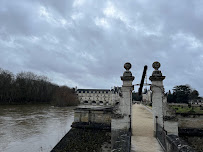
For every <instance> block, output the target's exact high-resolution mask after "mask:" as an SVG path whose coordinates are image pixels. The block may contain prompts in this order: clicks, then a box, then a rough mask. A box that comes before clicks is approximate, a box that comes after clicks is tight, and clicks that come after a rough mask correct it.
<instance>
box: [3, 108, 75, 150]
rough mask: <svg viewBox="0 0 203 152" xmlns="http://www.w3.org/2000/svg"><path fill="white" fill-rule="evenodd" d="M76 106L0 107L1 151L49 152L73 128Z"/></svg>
mask: <svg viewBox="0 0 203 152" xmlns="http://www.w3.org/2000/svg"><path fill="white" fill-rule="evenodd" d="M73 108H74V107H62V108H61V107H52V106H49V105H35V106H33V105H26V106H0V151H1V152H49V151H50V150H51V149H52V148H53V147H54V146H55V145H56V143H57V142H58V141H59V140H60V139H61V138H62V137H63V136H64V135H65V134H66V133H67V132H68V130H69V129H70V125H71V124H72V122H73Z"/></svg>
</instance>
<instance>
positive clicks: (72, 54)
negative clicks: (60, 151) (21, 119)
mask: <svg viewBox="0 0 203 152" xmlns="http://www.w3.org/2000/svg"><path fill="white" fill-rule="evenodd" d="M154 61H159V62H160V63H161V70H162V73H163V75H165V76H166V79H165V80H164V85H165V88H166V91H168V90H169V89H172V88H173V87H174V86H175V85H180V84H190V85H191V87H192V88H195V89H197V90H198V91H199V92H200V95H202V96H203V87H202V86H203V78H202V75H203V68H202V67H203V1H202V0H170V1H166V0H153V1H152V0H60V1H59V0H34V1H33V0H0V67H1V68H3V69H7V70H10V71H12V72H13V73H18V72H20V71H31V72H34V73H37V74H42V75H45V76H48V77H49V78H50V79H51V80H52V82H54V83H57V84H59V85H68V86H70V87H75V86H78V88H111V87H112V86H121V85H122V82H121V80H120V76H121V75H122V74H123V71H124V68H123V64H124V63H125V62H131V63H132V69H131V71H132V73H133V75H134V76H135V80H134V84H136V83H139V82H140V79H141V75H142V71H143V67H144V65H148V72H147V76H148V77H149V76H150V75H151V73H152V71H153V70H152V67H151V64H152V63H153V62H154ZM135 89H136V90H137V87H135Z"/></svg>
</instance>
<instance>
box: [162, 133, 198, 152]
mask: <svg viewBox="0 0 203 152" xmlns="http://www.w3.org/2000/svg"><path fill="white" fill-rule="evenodd" d="M165 141H166V151H167V152H195V150H193V148H192V147H190V146H189V145H188V144H187V143H186V142H185V141H184V140H182V139H180V138H179V137H178V136H177V135H167V136H166V140H165Z"/></svg>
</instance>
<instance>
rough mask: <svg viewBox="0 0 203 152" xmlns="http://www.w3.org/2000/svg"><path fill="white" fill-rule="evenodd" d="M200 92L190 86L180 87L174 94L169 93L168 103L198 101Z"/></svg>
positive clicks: (175, 89)
mask: <svg viewBox="0 0 203 152" xmlns="http://www.w3.org/2000/svg"><path fill="white" fill-rule="evenodd" d="M200 98H201V97H199V92H198V91H197V90H195V89H192V88H191V87H190V86H189V85H178V86H175V87H174V88H173V93H171V91H170V90H169V92H168V93H167V101H168V102H169V103H189V101H191V100H193V101H195V100H198V99H200Z"/></svg>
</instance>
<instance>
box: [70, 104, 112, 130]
mask: <svg viewBox="0 0 203 152" xmlns="http://www.w3.org/2000/svg"><path fill="white" fill-rule="evenodd" d="M111 113H112V108H110V107H108V108H107V107H91V108H76V109H75V110H74V122H73V124H72V127H74V128H95V129H108V130H110V128H111Z"/></svg>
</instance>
